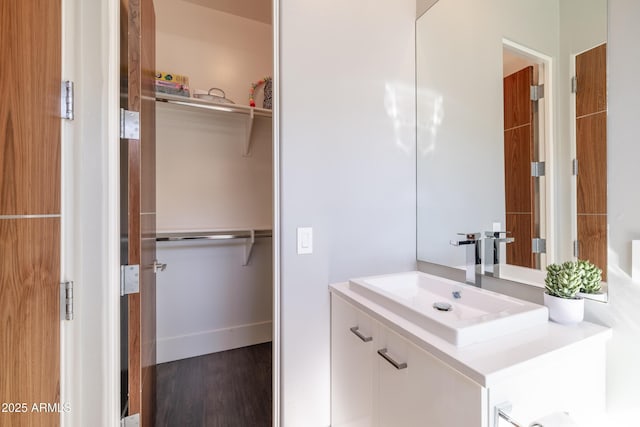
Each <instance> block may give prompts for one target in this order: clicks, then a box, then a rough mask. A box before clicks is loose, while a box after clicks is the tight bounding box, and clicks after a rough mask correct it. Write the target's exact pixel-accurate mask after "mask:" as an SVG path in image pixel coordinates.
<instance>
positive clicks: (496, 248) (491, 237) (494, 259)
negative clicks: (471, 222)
mask: <svg viewBox="0 0 640 427" xmlns="http://www.w3.org/2000/svg"><path fill="white" fill-rule="evenodd" d="M507 234H511V232H510V231H485V233H484V235H485V238H486V239H485V245H484V259H485V264H486V265H485V267H486V268H485V273H486V274H487V276H493V277H500V258H501V248H502V243H505V244H506V243H512V242H514V241H515V240H516V239H515V238H513V237H507ZM489 241H492V242H493V244H489Z"/></svg>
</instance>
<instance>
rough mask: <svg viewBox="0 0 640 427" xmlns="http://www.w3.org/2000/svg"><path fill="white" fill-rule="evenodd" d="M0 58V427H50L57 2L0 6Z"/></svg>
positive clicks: (56, 358)
mask: <svg viewBox="0 0 640 427" xmlns="http://www.w3.org/2000/svg"><path fill="white" fill-rule="evenodd" d="M0 57H1V58H2V59H1V60H0V404H1V405H2V407H1V408H0V426H1V427H20V426H47V427H50V426H57V425H59V424H60V414H59V413H58V412H57V411H50V410H48V409H49V408H47V410H41V408H43V407H42V406H40V405H41V404H43V403H44V404H45V405H46V404H49V405H52V407H55V405H60V404H61V403H62V402H60V182H61V180H60V174H61V169H60V143H61V139H60V120H61V119H60V73H61V5H60V1H57V0H40V1H18V0H10V1H2V2H1V3H0ZM34 404H35V405H36V406H35V407H34V406H33V405H34Z"/></svg>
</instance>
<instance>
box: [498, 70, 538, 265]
mask: <svg viewBox="0 0 640 427" xmlns="http://www.w3.org/2000/svg"><path fill="white" fill-rule="evenodd" d="M532 84H533V67H526V68H524V69H522V70H520V71H518V72H516V73H514V74H511V75H509V76H507V77H505V78H504V186H505V208H506V230H507V231H509V232H511V234H510V236H511V237H514V238H515V241H514V242H513V243H510V244H508V245H507V264H511V265H518V266H521V267H529V268H533V267H534V266H535V257H534V254H533V252H532V248H531V244H532V242H531V240H532V238H533V237H535V236H534V227H535V224H536V219H535V217H534V211H535V201H534V197H535V194H534V178H533V177H532V176H531V162H532V161H533V160H534V139H533V137H534V122H533V104H532V101H531V95H530V93H531V89H530V88H531V85H532Z"/></svg>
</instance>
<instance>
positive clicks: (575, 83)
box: [571, 76, 578, 93]
mask: <svg viewBox="0 0 640 427" xmlns="http://www.w3.org/2000/svg"><path fill="white" fill-rule="evenodd" d="M571 93H578V78H577V77H576V76H573V77H571Z"/></svg>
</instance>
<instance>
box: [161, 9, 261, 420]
mask: <svg viewBox="0 0 640 427" xmlns="http://www.w3.org/2000/svg"><path fill="white" fill-rule="evenodd" d="M154 6H155V16H156V33H155V34H156V92H157V93H156V230H157V238H156V245H157V246H156V257H157V259H158V260H159V263H161V264H166V268H165V269H164V270H163V271H162V273H160V274H158V275H157V283H156V288H157V293H156V298H157V303H156V321H157V322H156V325H157V326H156V327H157V347H156V348H157V354H156V356H157V368H156V375H157V376H156V378H157V385H156V390H157V409H156V425H158V426H186V425H190V426H227V427H229V426H270V425H271V416H272V379H271V378H272V346H271V340H272V327H273V325H272V320H273V313H272V305H273V304H272V301H273V274H272V272H273V268H272V263H273V258H272V239H271V235H272V228H273V226H272V224H273V206H272V204H273V202H272V200H273V183H272V181H273V179H272V176H273V160H272V153H273V148H272V145H273V144H272V114H271V106H270V95H269V93H270V90H271V82H270V78H271V76H272V73H273V71H272V70H273V30H272V19H271V2H270V1H269V0H260V1H252V2H234V1H226V0H154ZM252 103H253V104H255V107H253V106H250V104H252Z"/></svg>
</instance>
